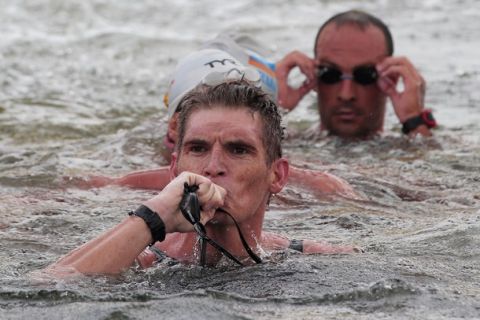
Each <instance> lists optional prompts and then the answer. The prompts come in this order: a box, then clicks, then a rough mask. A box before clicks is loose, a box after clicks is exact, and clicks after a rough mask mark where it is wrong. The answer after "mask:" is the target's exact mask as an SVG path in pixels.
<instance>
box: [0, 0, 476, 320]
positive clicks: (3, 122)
mask: <svg viewBox="0 0 480 320" xmlns="http://www.w3.org/2000/svg"><path fill="white" fill-rule="evenodd" d="M0 8H1V10H0V34H1V41H0V70H1V72H0V318H1V319H25V318H35V319H76V318H78V319H166V318H168V319H207V318H208V319H373V318H375V319H454V318H467V319H480V302H479V301H480V267H479V262H480V189H479V185H480V125H479V121H480V109H479V102H480V90H479V88H480V81H479V80H480V59H479V54H480V45H479V40H478V39H479V38H478V32H479V30H480V4H479V3H478V1H475V0H464V1H462V0H452V1H440V0H428V1H422V2H419V1H387V0H383V1H382V0H376V1H375V0H373V1H313V0H310V1H308V0H307V1H304V0H292V1H268V2H267V1H246V0H242V1H234V2H228V3H227V2H225V1H218V0H216V1H215V0H209V1H197V2H195V1H176V2H173V1H153V0H151V1H111V0H102V1H62V0H50V1H48V0H39V1H21V0H19V1H0ZM351 8H361V9H365V10H368V11H370V12H373V13H374V14H376V15H378V16H381V17H383V18H384V19H385V21H386V22H387V24H388V25H389V26H390V27H391V29H392V32H393V35H394V37H395V39H396V53H397V54H400V55H407V56H409V57H410V59H411V60H412V61H413V62H414V64H415V65H416V66H418V68H419V69H420V70H421V72H422V74H423V75H424V77H425V78H426V80H427V83H428V93H427V97H426V101H427V106H428V107H430V108H432V109H433V110H434V112H435V116H436V118H437V119H438V121H439V122H440V124H441V126H440V128H439V129H438V130H436V132H435V135H436V139H435V141H431V140H422V139H419V140H415V141H407V140H405V139H403V138H402V137H401V135H400V132H399V129H400V127H399V125H398V123H397V120H396V118H395V115H394V114H393V111H392V110H391V108H390V109H389V112H388V115H387V123H386V129H387V130H386V133H385V136H384V137H382V138H381V139H377V140H374V141H369V142H363V143H355V144H344V143H341V142H339V141H336V140H311V139H296V140H293V141H288V142H287V144H286V153H287V155H288V157H289V158H290V159H291V160H292V162H294V163H297V164H301V165H304V166H306V167H308V168H312V169H322V170H328V171H330V172H332V173H334V174H337V175H339V176H341V177H343V178H345V179H347V180H348V181H349V182H350V183H351V184H353V185H354V186H355V188H356V189H357V190H359V192H361V193H362V194H364V195H365V196H366V197H367V198H368V199H369V200H368V201H361V202H360V201H349V200H341V199H339V200H337V201H326V200H319V199H317V198H316V197H315V195H314V194H311V193H308V192H305V191H304V190H300V189H295V188H292V187H288V188H287V189H286V190H285V191H284V192H283V193H282V194H280V195H279V197H278V198H277V199H276V200H275V201H274V203H273V204H272V206H271V209H270V212H269V213H268V214H267V219H266V223H265V228H266V229H267V230H270V231H275V232H278V233H281V234H284V235H287V236H290V237H295V238H310V239H316V240H327V241H330V242H332V243H338V244H355V245H358V246H361V247H363V248H364V249H365V253H363V254H356V255H337V256H318V255H316V256H304V255H300V254H295V253H292V252H285V253H275V254H273V255H272V256H271V257H269V260H270V262H269V263H266V264H263V265H260V266H252V267H246V268H241V269H237V268H235V267H228V266H227V267H222V268H219V269H201V268H197V267H187V266H182V265H165V266H162V267H157V268H153V269H150V270H147V271H138V270H133V269H132V270H130V271H129V272H127V273H126V274H125V275H123V276H122V277H121V278H118V279H110V278H94V279H80V280H75V281H54V282H48V283H36V282H32V281H31V280H30V279H29V278H28V277H27V276H26V275H27V273H29V272H30V271H33V270H36V269H39V268H42V267H44V266H46V265H48V264H49V263H52V262H53V261H55V260H56V259H58V258H59V257H60V256H62V255H63V254H65V253H66V252H68V251H69V250H70V249H72V248H74V247H76V246H78V245H79V244H81V243H83V242H85V241H86V240H87V239H90V238H92V237H94V236H95V235H97V234H98V233H99V232H101V231H102V230H105V229H106V228H107V227H109V226H111V225H114V224H115V223H117V222H118V221H119V220H120V219H122V218H123V216H124V214H125V213H126V212H127V211H128V210H129V209H131V208H134V207H136V206H137V205H138V203H139V202H140V201H142V200H143V199H145V198H148V197H150V196H151V194H152V192H145V191H132V190H125V189H120V188H114V187H112V188H104V189H95V190H78V189H73V188H68V189H65V188H63V187H62V184H63V177H65V176H73V177H81V176H85V175H87V174H89V173H102V174H107V175H114V176H118V175H122V174H124V173H127V172H130V171H132V170H138V169H148V168H155V167H157V166H159V165H162V164H164V163H165V161H164V160H163V158H162V156H161V152H160V150H161V139H162V137H163V134H164V129H165V126H164V116H165V113H166V110H165V108H164V107H163V104H162V102H161V100H162V96H163V93H164V92H165V88H166V85H167V76H168V74H169V73H170V72H171V70H172V69H173V67H174V66H175V63H176V61H177V60H178V58H179V57H182V56H184V55H186V54H187V53H189V52H191V51H192V50H195V49H196V48H197V47H198V46H199V45H200V44H201V43H202V42H203V41H204V40H208V39H210V38H212V37H213V36H215V35H216V34H217V33H218V32H219V31H221V30H225V29H231V28H237V29H239V30H241V31H244V32H247V33H250V34H252V35H254V36H255V37H256V38H257V39H259V40H261V41H262V42H264V43H265V45H266V46H267V47H269V48H271V49H272V50H273V54H272V58H273V59H278V58H280V57H282V56H283V55H284V54H285V53H287V52H288V51H290V50H292V49H299V50H302V51H304V52H306V53H308V54H311V53H312V46H313V39H314V35H315V33H316V30H317V28H318V27H319V25H320V24H321V22H323V21H325V19H327V18H328V17H329V16H331V15H332V14H334V13H336V12H340V11H343V10H347V9H351ZM293 81H297V82H298V81H300V79H299V77H298V76H297V77H294V79H293ZM314 103H315V99H314V96H313V95H311V96H309V97H307V98H306V99H304V101H303V102H302V105H301V107H300V108H299V109H297V110H295V111H294V112H292V113H290V114H288V115H286V122H287V123H288V125H289V126H293V127H295V126H297V127H302V126H304V125H308V124H311V123H312V121H313V120H312V119H314V118H316V113H315V106H314ZM311 114H315V117H312V116H311Z"/></svg>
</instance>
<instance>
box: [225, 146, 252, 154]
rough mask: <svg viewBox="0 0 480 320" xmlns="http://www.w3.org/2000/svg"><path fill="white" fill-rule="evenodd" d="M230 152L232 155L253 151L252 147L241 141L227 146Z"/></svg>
mask: <svg viewBox="0 0 480 320" xmlns="http://www.w3.org/2000/svg"><path fill="white" fill-rule="evenodd" d="M228 148H229V150H230V152H231V153H232V154H234V155H238V156H242V155H247V154H250V153H252V152H253V150H252V147H251V146H248V145H246V144H243V143H232V144H230V145H229V146H228Z"/></svg>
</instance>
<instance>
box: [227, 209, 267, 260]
mask: <svg viewBox="0 0 480 320" xmlns="http://www.w3.org/2000/svg"><path fill="white" fill-rule="evenodd" d="M224 213H225V214H226V215H227V216H229V217H230V219H232V221H233V223H235V226H236V227H237V231H238V235H239V236H240V241H242V244H243V247H244V248H245V251H247V253H248V255H249V256H250V258H252V260H253V261H255V262H256V263H262V259H260V257H259V256H257V255H256V254H255V252H253V250H252V249H251V248H250V246H249V245H248V243H247V241H246V240H245V238H244V237H243V234H242V232H241V231H240V226H239V225H238V223H237V221H235V219H234V218H233V217H232V215H231V214H230V213H228V212H224Z"/></svg>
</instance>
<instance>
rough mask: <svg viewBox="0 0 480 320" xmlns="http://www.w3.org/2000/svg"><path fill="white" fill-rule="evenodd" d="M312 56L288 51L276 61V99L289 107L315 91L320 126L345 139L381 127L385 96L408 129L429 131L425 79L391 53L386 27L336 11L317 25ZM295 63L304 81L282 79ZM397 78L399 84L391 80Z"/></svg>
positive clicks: (374, 20)
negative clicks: (294, 83) (293, 83)
mask: <svg viewBox="0 0 480 320" xmlns="http://www.w3.org/2000/svg"><path fill="white" fill-rule="evenodd" d="M314 54H315V57H314V59H310V58H309V57H307V56H306V55H304V54H302V53H300V52H298V51H294V52H292V53H290V54H288V55H287V56H285V58H284V59H282V60H281V61H280V62H279V63H277V66H276V67H277V69H276V74H277V79H278V83H279V103H280V104H281V105H282V106H283V107H285V108H287V109H293V108H294V107H295V106H296V105H297V104H298V102H299V101H300V100H301V99H302V98H303V96H304V95H305V94H307V93H308V92H309V91H310V90H312V89H313V90H315V91H316V92H317V100H318V111H319V115H320V130H324V131H326V132H328V133H329V134H330V135H333V136H339V137H341V138H345V139H368V138H371V137H373V136H375V135H377V134H379V133H380V132H382V131H383V126H384V119H385V110H386V102H387V97H388V98H389V99H390V100H391V102H392V105H393V108H394V111H395V114H396V116H397V118H398V120H399V121H400V123H401V124H402V126H403V127H402V131H403V132H404V133H405V134H408V135H412V136H413V135H416V134H421V135H423V136H430V135H431V131H430V129H431V128H433V127H434V126H435V120H434V119H433V116H432V115H431V113H430V112H429V111H428V110H425V109H424V97H425V81H424V79H423V78H422V76H421V75H420V73H419V72H418V71H417V70H416V69H415V67H414V66H413V64H412V63H411V62H410V61H409V60H408V59H407V58H405V57H395V56H392V55H393V40H392V36H391V33H390V31H389V29H388V27H387V26H386V25H385V24H384V23H383V22H382V21H381V20H380V19H378V18H376V17H374V16H372V15H370V14H368V13H365V12H362V11H357V10H352V11H347V12H343V13H340V14H337V15H335V16H333V17H332V18H330V19H329V20H328V21H327V22H325V23H324V24H323V25H322V26H321V27H320V29H319V31H318V33H317V36H316V39H315V48H314ZM295 67H299V68H300V69H301V71H302V72H303V73H304V74H305V75H306V76H307V81H306V83H304V84H303V85H302V86H301V87H299V88H296V89H295V88H291V87H290V86H289V85H288V83H287V78H288V74H289V72H290V70H291V69H293V68H295ZM400 79H401V80H402V81H403V86H404V89H403V91H399V90H398V89H397V88H396V86H397V83H398V81H399V80H400Z"/></svg>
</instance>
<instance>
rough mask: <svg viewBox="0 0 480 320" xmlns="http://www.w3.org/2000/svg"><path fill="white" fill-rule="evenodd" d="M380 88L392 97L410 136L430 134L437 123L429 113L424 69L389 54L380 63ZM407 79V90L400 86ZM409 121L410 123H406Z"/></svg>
mask: <svg viewBox="0 0 480 320" xmlns="http://www.w3.org/2000/svg"><path fill="white" fill-rule="evenodd" d="M377 69H378V71H379V73H380V78H379V81H378V84H379V87H380V89H381V90H382V91H383V92H384V93H385V94H387V95H388V96H389V97H390V99H391V100H392V105H393V109H394V111H395V114H396V115H397V118H398V120H399V121H400V123H402V125H403V126H404V130H407V131H408V132H405V133H407V134H408V135H410V136H415V135H417V134H420V135H422V136H426V137H429V136H431V135H432V132H431V131H430V129H431V128H433V127H435V126H436V123H435V121H434V120H433V118H430V117H432V116H431V114H429V113H428V112H425V108H424V107H425V91H426V83H425V79H424V78H423V77H422V75H421V74H420V72H418V70H417V69H416V68H415V66H414V65H413V64H412V63H411V62H410V60H409V59H408V58H406V57H387V58H385V59H384V60H383V61H382V62H381V63H379V64H378V66H377ZM400 79H401V80H402V81H403V90H399V89H398V88H397V84H398V81H399V80H400ZM429 118H430V119H429ZM405 124H406V125H405Z"/></svg>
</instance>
